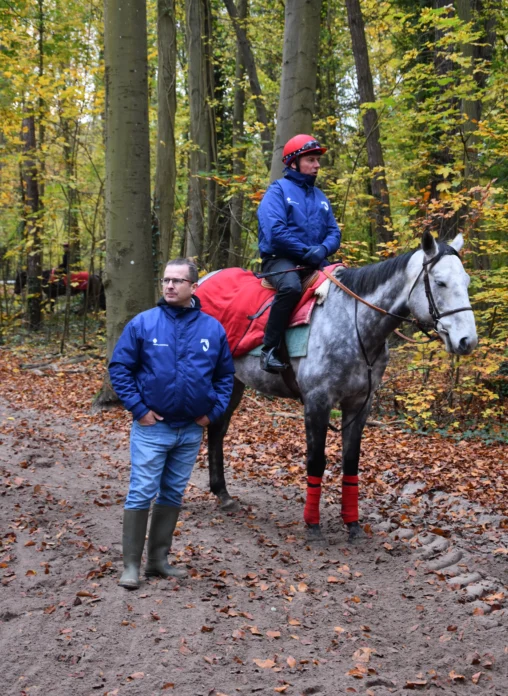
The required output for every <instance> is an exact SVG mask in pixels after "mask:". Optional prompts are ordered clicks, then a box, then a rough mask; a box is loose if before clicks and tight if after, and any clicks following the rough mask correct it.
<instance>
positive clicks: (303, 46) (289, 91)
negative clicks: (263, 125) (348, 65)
mask: <svg viewBox="0 0 508 696" xmlns="http://www.w3.org/2000/svg"><path fill="white" fill-rule="evenodd" d="M321 2H322V0H287V2H286V10H285V19H284V52H283V58H282V76H281V84H280V98H279V108H278V111H277V129H276V132H275V144H274V148H273V156H272V166H271V169H270V181H273V180H274V179H278V178H279V177H280V176H281V174H282V170H283V164H282V149H283V147H284V144H285V143H286V142H287V141H288V140H289V139H290V138H292V137H293V136H294V135H297V134H298V133H309V134H311V132H312V117H313V114H314V100H315V96H316V75H317V57H318V52H319V30H320V22H321Z"/></svg>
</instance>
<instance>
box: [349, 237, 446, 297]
mask: <svg viewBox="0 0 508 696" xmlns="http://www.w3.org/2000/svg"><path fill="white" fill-rule="evenodd" d="M437 246H438V250H439V253H441V254H442V255H443V256H446V255H448V254H454V253H455V252H454V250H453V249H452V248H451V247H450V246H448V244H444V243H443V242H437ZM419 249H420V247H418V249H413V251H407V252H406V253H405V254H401V255H400V256H394V257H393V258H391V259H387V260H386V261H381V262H378V263H371V264H369V265H368V266H362V267H361V268H340V267H339V269H338V270H337V271H336V272H335V274H336V276H337V278H339V279H340V281H341V283H344V285H346V287H348V288H349V289H350V290H352V291H353V292H354V293H356V294H357V295H359V294H362V293H363V294H365V295H368V294H370V293H371V292H374V290H376V288H378V287H379V286H380V285H382V284H383V283H385V282H386V281H387V280H389V279H390V278H391V277H392V276H394V275H395V274H396V273H398V272H399V271H403V270H405V268H406V267H407V265H408V263H409V261H410V259H411V257H412V256H413V255H414V254H415V253H416V252H417V251H418V250H419Z"/></svg>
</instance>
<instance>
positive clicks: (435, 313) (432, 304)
mask: <svg viewBox="0 0 508 696" xmlns="http://www.w3.org/2000/svg"><path fill="white" fill-rule="evenodd" d="M452 255H453V256H457V257H458V258H460V257H459V254H458V252H457V251H456V250H455V249H454V248H453V247H451V246H446V247H445V248H444V249H442V250H440V251H439V252H438V253H437V254H436V256H433V257H432V258H431V259H429V261H423V263H422V270H421V271H420V273H419V274H418V275H417V277H416V279H415V282H414V283H413V285H412V286H411V290H410V291H409V295H408V297H407V301H408V302H409V298H410V297H411V294H412V292H413V290H414V289H415V287H416V284H417V283H418V281H419V280H420V277H421V275H422V273H423V284H424V288H425V296H426V297H427V302H428V303H429V314H430V316H431V317H432V322H433V326H432V328H433V329H434V330H435V331H436V332H437V330H438V329H437V325H438V323H439V321H440V320H441V319H442V318H443V317H447V316H449V315H452V314H458V313H459V312H472V311H473V308H472V307H471V306H469V307H458V308H457V309H450V310H448V311H446V312H440V311H439V310H438V308H437V304H436V301H435V299H434V295H433V294H432V290H431V287H430V276H429V271H430V270H431V269H432V268H433V267H434V266H435V265H436V264H437V263H438V262H439V261H440V260H441V259H442V258H443V256H452ZM323 273H324V274H325V276H326V277H327V278H328V280H330V281H331V282H332V283H334V284H335V285H337V286H338V287H339V288H340V289H341V290H343V291H344V292H345V293H346V294H347V295H350V296H351V297H353V298H354V299H355V300H357V301H358V302H361V303H362V304H364V305H366V306H367V307H370V308H371V309H374V310H375V311H376V312H379V313H380V314H384V315H385V316H389V317H393V318H394V319H398V320H399V321H405V322H407V323H408V324H413V325H414V326H416V327H417V328H418V329H419V330H420V331H423V333H425V334H426V335H427V336H428V338H429V341H431V340H432V341H435V340H436V339H437V336H431V335H430V334H429V332H428V330H427V328H426V327H427V326H428V324H425V322H421V321H420V320H419V319H415V318H414V317H403V316H401V315H400V314H394V313H393V312H389V311H388V310H386V309H383V308H382V307H378V306H377V305H374V304H371V303H370V302H367V300H364V299H363V297H360V296H359V295H357V294H356V293H354V292H353V291H352V290H350V289H349V288H348V287H347V286H346V285H344V284H343V283H341V282H340V280H338V278H336V277H335V276H334V275H332V274H331V273H328V271H327V270H326V268H325V269H323ZM394 333H396V334H397V335H398V336H400V337H401V338H404V339H406V340H408V341H412V339H410V338H408V337H407V336H404V335H403V334H401V333H400V332H399V331H394ZM426 343H428V341H426Z"/></svg>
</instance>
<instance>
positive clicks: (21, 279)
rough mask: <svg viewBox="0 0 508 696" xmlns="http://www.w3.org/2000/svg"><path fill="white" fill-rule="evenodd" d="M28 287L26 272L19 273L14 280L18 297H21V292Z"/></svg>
mask: <svg viewBox="0 0 508 696" xmlns="http://www.w3.org/2000/svg"><path fill="white" fill-rule="evenodd" d="M25 285H26V271H17V272H16V278H15V280H14V292H15V293H16V295H21V291H22V290H23V288H24V287H25Z"/></svg>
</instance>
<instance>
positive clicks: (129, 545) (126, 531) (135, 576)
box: [118, 510, 149, 590]
mask: <svg viewBox="0 0 508 696" xmlns="http://www.w3.org/2000/svg"><path fill="white" fill-rule="evenodd" d="M148 512H149V511H148V510H124V511H123V534H122V543H123V565H124V571H123V573H122V577H121V578H120V580H119V581H118V584H119V585H120V587H126V588H127V589H128V590H137V589H138V587H139V585H140V582H139V569H140V567H141V556H142V555H143V547H144V545H145V536H146V526H147V524H148Z"/></svg>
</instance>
